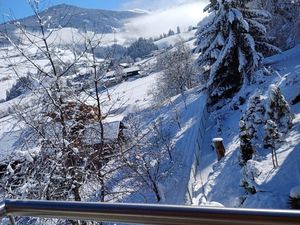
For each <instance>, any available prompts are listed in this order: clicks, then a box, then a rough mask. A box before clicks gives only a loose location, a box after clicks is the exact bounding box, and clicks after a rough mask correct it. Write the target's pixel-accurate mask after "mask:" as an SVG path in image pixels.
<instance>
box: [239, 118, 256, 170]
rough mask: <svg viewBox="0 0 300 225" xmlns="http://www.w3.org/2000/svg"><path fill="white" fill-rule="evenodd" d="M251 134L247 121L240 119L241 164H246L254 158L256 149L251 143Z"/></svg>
mask: <svg viewBox="0 0 300 225" xmlns="http://www.w3.org/2000/svg"><path fill="white" fill-rule="evenodd" d="M251 138H252V137H251V135H250V133H249V130H248V129H247V127H246V123H245V121H243V120H240V149H241V164H242V165H245V163H247V161H248V160H250V159H252V156H253V153H254V150H253V147H252V144H251Z"/></svg>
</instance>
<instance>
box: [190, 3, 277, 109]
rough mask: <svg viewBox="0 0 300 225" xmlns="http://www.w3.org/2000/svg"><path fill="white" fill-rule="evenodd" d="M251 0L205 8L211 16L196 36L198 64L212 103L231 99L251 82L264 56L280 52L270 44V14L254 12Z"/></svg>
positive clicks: (211, 5)
mask: <svg viewBox="0 0 300 225" xmlns="http://www.w3.org/2000/svg"><path fill="white" fill-rule="evenodd" d="M248 2H249V0H248V1H239V0H219V1H216V0H211V1H210V4H209V5H208V6H207V7H206V8H205V9H204V10H205V11H208V12H210V13H211V15H210V17H208V19H206V20H204V22H202V24H199V29H198V31H197V33H196V35H197V37H198V39H197V41H196V44H197V46H198V47H197V48H196V50H195V51H196V52H197V53H201V54H200V56H199V58H198V60H197V62H198V64H199V65H200V67H201V68H202V69H203V70H204V76H206V77H207V86H208V90H209V93H210V100H211V103H215V102H217V101H218V100H219V99H221V98H228V97H231V96H232V95H233V94H234V93H235V92H236V91H238V90H239V89H240V88H241V86H242V84H243V83H244V82H246V81H249V80H250V81H251V77H252V74H253V72H254V71H255V70H256V69H257V67H258V66H259V63H260V60H261V59H262V57H263V54H266V53H270V52H276V51H278V49H277V48H276V47H274V46H272V45H270V44H269V43H268V41H269V40H268V38H267V37H266V35H267V29H266V27H265V25H266V22H267V21H269V20H270V18H271V16H270V14H269V13H267V12H266V11H262V10H254V9H251V8H249V7H248V6H247V3H248Z"/></svg>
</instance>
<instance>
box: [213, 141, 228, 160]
mask: <svg viewBox="0 0 300 225" xmlns="http://www.w3.org/2000/svg"><path fill="white" fill-rule="evenodd" d="M212 142H213V143H214V147H215V150H216V153H217V157H218V161H220V160H221V159H222V158H224V156H225V147H224V144H223V138H214V139H212Z"/></svg>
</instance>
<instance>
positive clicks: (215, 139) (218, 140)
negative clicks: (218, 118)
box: [212, 138, 223, 143]
mask: <svg viewBox="0 0 300 225" xmlns="http://www.w3.org/2000/svg"><path fill="white" fill-rule="evenodd" d="M222 141H223V138H213V139H212V142H213V143H215V142H222Z"/></svg>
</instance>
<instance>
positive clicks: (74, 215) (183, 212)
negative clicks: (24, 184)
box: [0, 200, 300, 225]
mask: <svg viewBox="0 0 300 225" xmlns="http://www.w3.org/2000/svg"><path fill="white" fill-rule="evenodd" d="M6 216H9V217H15V216H21V217H23V216H24V217H42V218H61V219H69V220H76V219H77V220H92V221H105V222H121V223H138V224H157V225H163V224H172V225H181V224H185V225H195V224H197V225H229V224H230V225H241V224H243V225H254V224H257V225H292V224H293V225H296V224H298V225H299V224H300V211H296V210H294V211H293V210H262V209H229V208H202V207H191V206H171V205H145V204H111V203H83V202H55V201H20V200H5V201H3V202H2V203H1V204H0V219H1V218H3V217H6Z"/></svg>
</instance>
